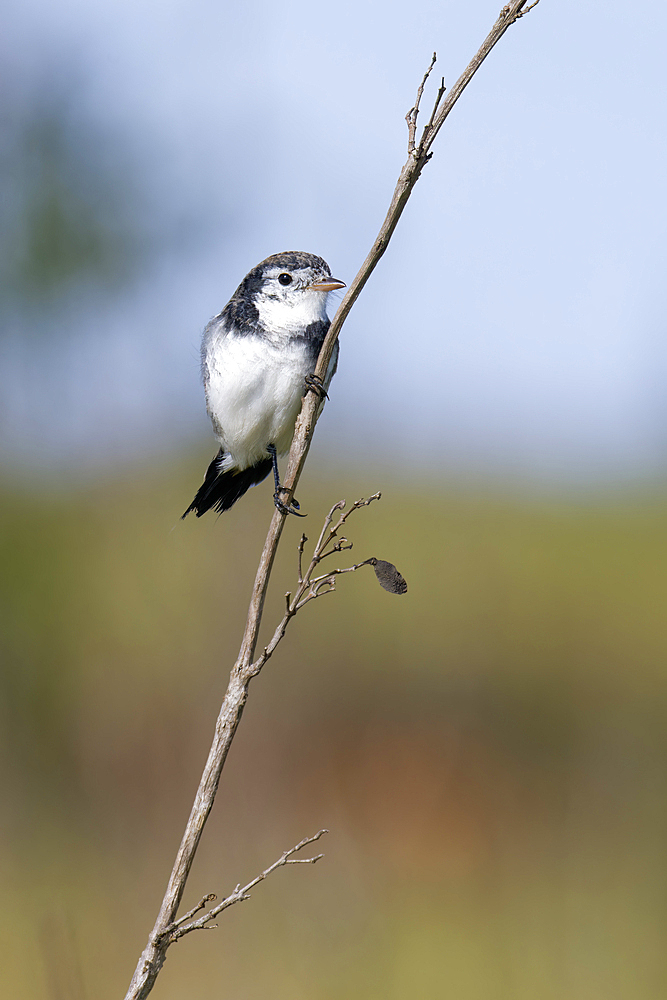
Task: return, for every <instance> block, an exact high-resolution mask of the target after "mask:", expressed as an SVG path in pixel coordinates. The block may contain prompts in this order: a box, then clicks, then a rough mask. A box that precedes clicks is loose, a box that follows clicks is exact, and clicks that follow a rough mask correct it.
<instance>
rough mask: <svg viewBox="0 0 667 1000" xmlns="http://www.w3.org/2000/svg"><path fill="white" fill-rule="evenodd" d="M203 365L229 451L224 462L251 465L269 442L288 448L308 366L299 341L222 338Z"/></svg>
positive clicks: (218, 430)
mask: <svg viewBox="0 0 667 1000" xmlns="http://www.w3.org/2000/svg"><path fill="white" fill-rule="evenodd" d="M206 364H207V368H208V378H207V381H206V402H207V408H208V412H209V414H210V417H211V420H212V422H213V427H214V429H215V432H216V437H217V438H218V440H219V441H220V444H221V446H222V448H223V449H224V451H225V452H227V453H228V459H227V461H226V467H227V468H238V469H246V468H248V467H249V466H251V465H255V464H256V463H257V462H259V461H261V460H262V459H265V458H266V457H267V451H266V448H267V445H269V444H273V445H275V447H276V450H277V451H278V454H281V455H282V454H284V453H285V452H286V451H288V450H289V446H290V444H291V443H292V437H293V436H294V424H295V422H296V418H297V415H298V413H299V409H300V407H301V398H302V396H303V393H304V379H305V377H306V375H307V374H308V373H309V370H310V368H309V362H308V356H307V353H306V352H305V351H304V345H303V341H297V342H294V343H293V342H289V341H285V340H283V342H282V343H281V344H280V345H277V344H272V343H271V342H269V341H268V340H266V339H265V338H263V337H262V338H260V337H255V336H245V337H231V338H230V337H224V339H222V340H221V341H219V342H218V343H217V345H216V348H215V349H214V350H213V351H211V352H210V353H209V355H208V357H207V358H206Z"/></svg>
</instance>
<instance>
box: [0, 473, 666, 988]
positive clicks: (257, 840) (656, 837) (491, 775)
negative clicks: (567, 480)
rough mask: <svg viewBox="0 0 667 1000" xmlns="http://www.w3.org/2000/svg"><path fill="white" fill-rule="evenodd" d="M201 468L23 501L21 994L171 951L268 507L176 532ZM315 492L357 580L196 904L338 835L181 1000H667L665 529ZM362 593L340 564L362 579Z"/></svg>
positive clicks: (5, 649)
mask: <svg viewBox="0 0 667 1000" xmlns="http://www.w3.org/2000/svg"><path fill="white" fill-rule="evenodd" d="M205 460H206V456H204V457H203V458H200V460H199V461H197V462H191V463H188V464H187V465H177V464H174V465H173V466H170V465H165V466H163V467H162V468H156V469H154V470H152V471H151V472H150V473H142V474H140V473H139V472H136V473H132V472H128V473H126V475H125V478H124V479H123V480H122V481H121V480H119V479H118V478H115V479H113V480H112V479H109V480H107V481H104V482H98V483H95V484H93V485H88V486H85V487H83V486H80V487H73V488H72V489H71V490H69V491H68V490H65V489H61V490H56V489H48V488H46V489H45V488H44V487H43V486H38V485H27V486H26V487H25V488H24V489H19V488H17V487H15V486H11V487H10V486H6V488H5V489H4V490H3V491H2V494H1V498H0V499H1V504H2V522H1V523H2V527H1V529H0V531H1V538H2V542H1V558H0V566H1V569H0V574H1V578H0V586H1V588H2V591H1V611H2V623H3V624H2V639H1V642H2V687H3V690H2V702H1V703H2V737H1V745H0V752H1V758H0V769H1V771H0V773H1V774H2V787H3V794H2V827H1V833H0V846H1V850H2V853H1V868H0V870H1V872H2V883H3V905H2V908H1V911H0V913H1V915H0V922H1V923H2V933H0V942H1V944H0V994H1V995H2V996H7V997H12V998H13V1000H24V998H25V1000H28V998H30V1000H41V998H45V1000H56V998H58V1000H59V998H73V1000H84V998H85V1000H107V998H109V1000H111V998H118V997H120V996H122V995H123V994H124V991H125V988H126V986H127V984H128V982H129V979H130V976H131V974H132V971H133V968H134V965H135V963H136V960H137V958H138V955H139V952H140V951H141V949H142V947H143V945H144V943H145V940H146V937H147V934H148V931H149V930H150V927H151V926H152V923H153V920H154V917H155V914H156V910H157V907H158V904H159V901H160V899H161V896H162V892H163V889H164V885H165V881H166V879H167V876H168V873H169V871H170V868H171V864H172V861H173V856H174V853H175V850H176V847H177V844H178V841H179V839H180V835H181V832H182V829H183V825H184V822H185V819H186V816H187V813H188V811H189V808H190V804H191V800H192V797H193V794H194V790H195V788H196V784H197V781H198V778H199V773H200V770H201V767H202V764H203V761H204V759H205V755H206V752H207V748H208V744H209V740H210V736H211V732H212V728H213V725H214V720H215V717H216V714H217V710H218V707H219V703H220V700H221V698H222V695H223V692H224V688H225V685H226V678H227V675H228V672H229V668H230V666H231V663H232V662H233V659H234V656H235V653H236V651H237V647H238V644H239V640H240V635H241V631H242V626H243V622H244V618H245V610H246V604H247V600H248V594H249V587H250V584H251V580H252V577H253V574H254V568H255V565H256V561H257V557H258V553H259V550H260V547H261V544H262V541H263V537H264V531H265V528H266V525H267V523H268V520H269V517H270V515H271V500H270V488H269V486H268V485H267V484H263V485H262V486H260V487H258V488H257V489H255V490H252V491H251V493H250V494H249V495H248V497H247V498H246V499H244V501H243V502H242V503H240V504H239V505H237V507H235V508H234V510H233V511H231V512H229V513H228V514H226V515H224V516H223V517H222V518H220V519H218V520H216V519H215V517H207V518H203V519H202V520H201V521H196V520H195V519H194V518H190V519H188V521H186V522H183V523H182V522H180V521H179V520H178V516H179V514H180V512H181V511H182V510H183V509H184V508H185V507H186V506H187V503H188V501H189V499H190V494H191V493H192V492H193V489H194V488H195V487H196V486H197V485H198V477H199V476H200V473H201V468H200V466H201V467H203V464H202V463H204V462H205ZM314 468H315V467H314V465H313V464H312V463H311V467H310V472H309V473H307V474H306V477H305V478H304V480H303V481H302V484H301V487H300V489H299V499H300V501H301V504H302V509H304V510H306V511H307V512H308V520H307V521H306V522H303V521H299V522H297V521H296V519H291V520H290V522H289V524H288V527H287V530H286V532H285V535H284V537H283V543H282V547H281V554H280V558H279V561H278V565H277V568H276V571H275V574H274V580H273V585H272V590H271V596H270V600H269V601H268V606H267V611H266V615H265V623H266V631H265V634H268V631H269V628H270V627H271V626H272V625H273V624H274V623H275V622H276V621H277V618H278V615H279V613H280V610H281V608H282V603H283V595H284V592H285V590H287V589H290V588H291V587H292V585H293V579H294V570H295V561H296V543H297V540H298V537H299V534H300V532H301V530H302V529H303V527H304V524H305V526H306V531H307V533H308V532H310V533H311V534H313V535H314V534H315V531H316V530H319V526H320V524H321V520H322V517H323V515H324V513H325V512H326V510H327V509H328V508H329V506H330V505H331V504H332V503H334V502H335V501H337V500H339V499H341V498H342V497H346V498H347V499H348V500H350V501H351V500H354V499H357V498H358V497H359V496H362V495H366V496H367V495H369V494H370V493H372V492H374V491H375V490H377V489H381V490H383V492H384V498H383V499H382V501H380V502H379V503H378V504H376V505H374V506H373V507H371V508H369V509H367V510H362V511H360V512H359V513H357V514H355V515H354V516H353V518H352V520H351V522H350V524H349V532H348V535H349V537H350V538H351V539H353V540H354V543H355V548H354V552H353V558H355V559H362V558H367V557H369V556H377V557H379V558H386V559H390V560H392V561H393V562H395V563H396V565H397V566H398V567H399V569H400V570H401V572H403V573H404V575H405V576H406V578H407V579H408V583H409V588H410V589H409V591H408V594H407V595H406V596H405V597H396V596H393V595H389V594H387V593H386V592H384V591H383V590H381V589H380V588H379V587H378V586H377V583H376V581H375V578H374V576H373V573H372V570H370V569H368V570H361V571H360V572H359V573H357V574H355V575H353V576H345V577H342V578H341V579H340V580H339V583H338V593H337V594H336V595H334V596H327V597H324V598H322V599H321V600H319V601H317V602H316V603H315V604H314V605H311V606H309V607H308V608H306V609H304V611H303V612H301V614H300V615H299V616H298V618H297V619H296V621H295V622H293V623H292V625H291V627H290V631H289V633H288V635H287V638H286V639H285V641H284V643H283V644H282V645H281V647H280V648H279V650H278V652H277V653H276V655H275V657H274V658H273V659H272V660H271V661H270V662H269V664H268V665H267V667H266V668H265V671H264V673H263V674H262V675H261V676H260V677H259V678H258V680H257V681H255V682H254V685H253V688H252V690H251V697H250V700H249V703H248V706H247V708H246V711H245V715H244V718H243V720H242V723H241V727H240V730H239V733H238V736H237V740H236V742H235V744H234V747H233V749H232V752H231V754H230V758H229V761H228V766H227V768H226V770H225V772H224V774H223V780H222V784H221V788H220V793H219V797H218V801H217V803H216V807H215V810H214V813H213V816H212V819H211V822H210V824H209V826H208V828H207V830H206V832H205V835H204V839H203V843H202V848H201V852H200V855H199V857H198V860H197V862H196V864H195V867H194V869H193V873H192V877H191V880H190V884H189V888H188V891H187V896H186V904H188V905H193V904H194V902H196V900H198V899H199V898H200V897H201V896H202V895H203V894H204V893H207V892H210V891H215V892H217V893H218V894H219V895H221V894H224V893H225V892H227V891H229V890H231V889H232V888H233V887H234V886H235V885H236V883H237V882H239V881H247V880H249V879H250V878H251V877H253V876H254V875H255V874H256V873H257V872H259V871H261V870H262V869H263V868H265V867H266V866H267V865H268V864H270V863H271V862H272V861H274V860H275V859H276V858H277V857H278V856H279V855H280V853H281V852H282V851H283V850H284V849H286V848H288V847H290V846H292V845H293V844H294V843H296V842H297V841H298V840H299V839H301V838H302V837H304V836H306V835H309V834H312V833H315V831H316V830H318V829H319V828H320V827H322V826H326V827H328V828H329V829H330V831H331V832H330V834H329V836H328V837H327V838H325V840H324V841H323V842H322V849H323V850H324V851H325V853H326V858H325V859H324V860H323V861H322V862H320V864H319V865H317V866H316V867H315V868H311V867H298V868H293V869H287V870H281V871H279V872H277V873H275V874H274V875H273V876H272V877H271V879H270V881H268V882H266V883H264V884H263V885H261V886H259V887H257V888H256V889H255V890H254V892H253V898H252V900H251V901H249V902H247V903H244V904H243V905H242V906H241V905H239V906H237V907H235V908H233V909H232V910H230V911H229V912H227V913H226V914H223V915H222V916H221V918H219V923H220V926H219V929H218V930H216V931H211V932H207V933H205V934H204V933H202V934H199V935H191V936H190V937H189V938H187V939H185V940H183V941H181V942H180V943H179V944H177V945H176V946H175V947H174V948H172V949H171V951H170V953H169V957H168V960H167V964H166V966H165V968H164V970H163V972H162V974H161V976H160V979H159V981H158V985H157V987H156V989H155V991H154V995H155V997H156V1000H184V998H195V997H203V996H212V997H221V998H222V997H235V998H253V1000H254V998H262V1000H263V998H266V997H270V998H276V1000H283V998H284V1000H299V998H301V997H303V998H304V1000H305V998H309V1000H313V998H317V1000H320V998H321V1000H333V998H338V997H343V996H344V997H348V998H357V997H358V998H362V997H363V998H377V1000H380V998H382V1000H394V998H395V1000H399V998H400V1000H403V998H406V1000H407V998H410V1000H417V998H427V997H428V998H432V997H449V996H452V997H453V996H456V997H457V1000H482V998H483V1000H491V998H498V1000H504V998H508V1000H509V998H512V1000H521V998H525V1000H534V998H536V997H539V998H541V1000H542V998H554V1000H555V998H559V1000H560V998H568V1000H575V998H576V1000H578V998H581V1000H584V998H585V1000H590V998H593V997H599V998H604V1000H614V998H619V1000H620V998H623V1000H626V998H628V997H632V998H633V1000H643V998H657V997H660V996H663V995H664V989H665V981H664V972H665V961H664V957H663V955H664V945H663V938H664V933H665V929H666V928H665V905H664V899H665V881H666V876H667V869H666V865H665V859H664V844H665V832H666V830H665V827H666V825H667V805H666V802H665V792H666V791H667V789H666V788H665V785H666V778H665V773H666V772H665V763H666V756H667V748H666V746H665V739H664V735H663V733H664V728H665V715H666V712H665V702H666V694H667V672H666V670H665V663H666V662H667V624H666V616H665V604H666V599H667V578H666V575H665V562H666V559H665V556H666V553H665V549H666V548H667V505H665V503H664V502H663V501H662V500H660V501H657V500H654V499H652V498H651V497H648V496H647V497H639V498H638V497H635V498H634V499H627V500H620V499H616V500H609V501H607V502H605V501H603V500H600V499H598V500H595V501H594V500H590V501H587V502H583V501H582V502H578V503H574V502H572V503H566V502H547V501H544V500H542V501H540V500H523V501H522V500H519V499H516V498H515V499H512V498H509V497H507V496H505V497H504V498H503V497H499V496H497V495H496V496H493V495H490V494H487V495H483V494H481V493H479V492H478V493H476V494H475V493H473V492H472V491H468V492H466V491H463V490H459V491H456V490H454V489H447V488H445V487H444V486H436V485H433V484H430V485H428V484H426V483H424V484H422V485H419V486H415V485H414V484H412V485H411V486H410V487H409V488H407V487H406V486H405V485H403V486H396V485H392V480H393V476H392V474H391V473H385V474H382V475H381V476H377V475H373V476H372V478H369V477H370V476H371V474H370V473H366V474H362V473H360V472H359V471H358V470H357V471H354V470H341V472H340V475H336V476H334V475H333V474H327V475H326V476H324V475H321V474H320V475H318V474H317V472H316V471H314ZM341 564H343V562H342V560H341Z"/></svg>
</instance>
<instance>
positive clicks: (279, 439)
mask: <svg viewBox="0 0 667 1000" xmlns="http://www.w3.org/2000/svg"><path fill="white" fill-rule="evenodd" d="M337 288H345V282H344V281H339V279H338V278H332V277H331V269H330V268H329V265H328V264H327V262H326V261H325V260H323V259H322V258H321V257H317V256H316V255H315V254H311V253H304V252H302V251H298V250H288V251H285V252H283V253H277V254H273V255H272V256H271V257H267V258H266V260H263V261H262V262H261V263H260V264H258V265H257V267H254V268H253V269H252V271H249V272H248V274H247V275H246V276H245V278H244V279H243V281H242V282H241V284H240V285H239V287H238V288H237V289H236V291H235V292H234V294H233V295H232V297H231V299H230V300H229V302H228V303H227V305H226V306H225V308H224V309H223V310H222V312H220V313H218V315H217V316H214V317H213V319H212V320H211V321H210V322H209V323H208V325H207V326H206V328H205V330H204V335H203V338H202V345H201V374H202V381H203V383H204V392H205V395H206V409H207V411H208V415H209V417H210V418H211V423H212V425H213V431H214V434H215V437H216V438H217V441H218V444H219V445H220V448H219V451H218V453H217V455H216V456H215V458H214V459H213V461H212V462H211V464H210V465H209V467H208V469H207V471H206V476H205V478H204V482H203V483H202V485H201V486H200V488H199V490H198V491H197V493H196V495H195V498H194V500H193V501H192V503H191V504H190V506H189V507H188V509H187V510H186V511H185V513H184V514H183V515H182V517H183V518H185V517H187V515H188V514H190V513H194V514H195V515H196V516H197V517H201V516H202V514H205V513H206V512H207V511H209V510H215V511H218V512H219V513H222V512H223V511H226V510H229V508H230V507H231V506H232V505H233V504H235V503H236V501H237V500H239V499H240V498H241V497H242V496H243V495H244V493H246V492H247V491H248V490H249V489H250V487H251V486H255V485H257V483H261V482H262V480H264V479H266V477H267V476H268V475H269V473H270V472H271V471H272V470H273V476H274V485H275V492H274V494H273V500H274V503H275V505H276V507H277V508H278V509H279V510H280V511H282V512H283V513H285V514H297V515H298V510H299V504H298V503H297V502H296V500H294V498H292V499H291V500H290V503H289V504H285V503H284V502H283V500H282V499H281V490H282V487H281V485H280V478H279V474H278V456H279V455H284V454H286V453H287V452H288V451H289V448H290V445H291V443H292V438H293V437H294V427H295V424H296V418H297V416H298V414H299V410H300V409H301V400H302V398H303V396H304V395H305V393H306V392H307V391H309V390H311V389H312V390H313V391H315V392H317V393H318V395H320V396H321V398H322V403H323V402H324V397H325V396H326V394H327V389H328V388H329V385H330V383H331V379H332V378H333V376H334V374H335V371H336V367H337V365H338V343H336V345H335V347H334V352H333V354H332V357H331V362H330V364H329V368H328V371H327V373H326V376H325V378H324V380H319V379H316V378H315V375H314V372H315V366H316V364H317V357H318V355H319V352H320V348H321V347H322V344H323V342H324V338H325V336H326V333H327V330H328V329H329V326H330V321H329V317H328V315H327V299H328V297H329V293H330V292H332V291H334V290H335V289H337ZM298 516H303V515H298Z"/></svg>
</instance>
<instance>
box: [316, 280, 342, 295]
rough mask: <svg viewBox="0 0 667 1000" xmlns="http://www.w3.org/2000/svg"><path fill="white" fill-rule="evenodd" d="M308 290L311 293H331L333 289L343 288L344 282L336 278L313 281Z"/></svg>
mask: <svg viewBox="0 0 667 1000" xmlns="http://www.w3.org/2000/svg"><path fill="white" fill-rule="evenodd" d="M308 288H309V289H310V290H311V291H313V292H333V290H334V289H335V288H345V282H344V281H339V280H338V278H323V279H322V280H321V281H314V282H313V284H312V285H309V286H308Z"/></svg>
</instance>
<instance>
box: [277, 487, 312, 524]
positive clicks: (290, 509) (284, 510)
mask: <svg viewBox="0 0 667 1000" xmlns="http://www.w3.org/2000/svg"><path fill="white" fill-rule="evenodd" d="M281 489H282V487H281ZM273 502H274V504H275V505H276V507H277V508H278V510H279V511H280V513H281V514H294V516H295V517H307V515H306V514H299V502H298V500H296V499H295V498H294V497H292V499H291V500H290V501H289V503H284V502H283V501H282V500H281V499H280V490H276V492H275V493H274V494H273Z"/></svg>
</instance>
